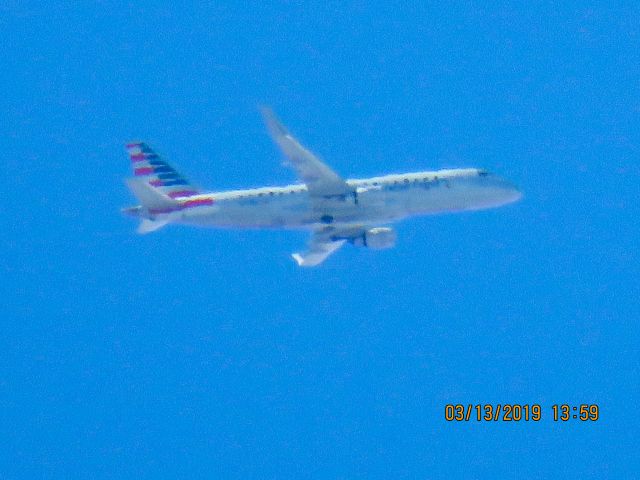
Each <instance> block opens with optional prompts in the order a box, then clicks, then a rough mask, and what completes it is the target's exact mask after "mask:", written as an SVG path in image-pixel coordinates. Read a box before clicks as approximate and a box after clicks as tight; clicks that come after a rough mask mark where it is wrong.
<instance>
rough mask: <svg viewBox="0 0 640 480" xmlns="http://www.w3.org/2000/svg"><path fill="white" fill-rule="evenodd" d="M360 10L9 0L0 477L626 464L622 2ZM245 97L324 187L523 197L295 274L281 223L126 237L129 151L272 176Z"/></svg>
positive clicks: (522, 473)
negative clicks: (474, 185) (286, 137)
mask: <svg viewBox="0 0 640 480" xmlns="http://www.w3.org/2000/svg"><path fill="white" fill-rule="evenodd" d="M377 3H378V4H376V2H373V3H372V2H322V3H320V2H313V3H312V2H309V3H307V4H298V3H296V2H268V4H267V5H265V4H264V3H262V2H255V3H252V2H237V3H234V2H228V3H226V4H224V5H204V4H202V5H194V4H192V3H191V2H176V3H173V4H169V3H167V4H166V5H159V4H157V3H156V2H144V1H143V2H129V3H127V2H110V1H103V2H95V3H86V4H79V3H78V2H55V5H54V4H50V3H44V2H29V1H26V2H17V1H7V2H2V3H1V4H0V29H1V31H2V32H3V46H4V47H3V48H2V49H0V65H2V74H1V75H0V91H1V92H2V95H1V96H0V111H1V112H2V114H3V119H4V121H3V122H1V123H0V147H1V151H2V156H3V165H4V172H5V179H6V180H5V181H6V188H5V190H4V194H3V196H2V198H3V200H2V207H0V219H1V225H2V228H1V229H0V249H1V250H0V251H1V252H2V255H1V257H0V259H1V262H0V272H1V274H2V280H1V281H0V298H1V299H2V313H3V315H2V329H3V334H2V335H1V336H0V351H2V355H0V434H1V437H2V444H3V447H2V449H1V450H0V476H2V477H3V478H34V477H35V478H105V477H106V478H117V477H132V476H136V477H149V478H158V477H168V478H171V477H182V478H184V477H197V478H202V477H206V478H211V477H213V478H496V477H510V478H513V477H518V478H549V477H550V476H552V475H553V474H556V475H563V476H564V477H569V478H570V477H574V478H623V477H625V478H630V477H632V476H634V475H636V471H635V469H634V468H633V465H632V461H631V459H632V457H633V455H634V454H636V453H637V441H636V436H637V434H636V432H637V429H638V426H639V425H638V413H637V406H638V404H639V396H638V384H639V381H640V378H639V377H640V375H639V369H640V356H639V355H638V342H639V340H640V338H639V337H640V335H639V333H638V326H637V324H638V319H639V318H640V311H639V310H640V308H639V303H638V297H639V294H640V292H639V284H640V282H639V281H638V279H639V274H640V271H639V270H640V269H639V265H640V262H639V257H638V249H637V246H638V244H639V240H640V238H639V237H640V234H639V229H638V214H639V213H640V212H639V208H638V198H637V197H638V180H639V178H638V177H639V173H640V167H639V166H638V158H639V154H640V146H639V145H640V144H639V141H640V139H639V135H638V127H637V124H638V116H639V114H640V94H639V92H640V88H639V87H640V85H639V81H638V78H640V68H639V65H640V58H639V53H638V52H639V51H640V48H639V47H640V45H639V38H640V30H639V18H640V9H639V8H638V6H637V3H636V2H615V4H614V6H611V7H604V6H602V4H596V3H588V2H561V3H562V4H561V5H557V2H538V3H536V4H535V5H531V4H530V3H528V2H516V3H514V2H493V3H492V4H491V5H489V6H484V5H482V4H479V3H477V2H453V3H450V4H449V3H447V4H446V5H442V6H440V5H436V6H431V7H429V6H407V5H406V4H404V3H402V2H377ZM259 104H269V105H272V106H273V107H274V109H275V110H276V111H277V112H278V114H279V115H280V117H281V118H282V120H283V121H284V122H285V123H286V124H287V125H288V126H289V127H290V129H291V130H292V131H293V132H294V133H295V134H296V135H297V136H298V137H299V138H300V139H302V140H303V141H304V143H305V144H306V145H308V146H309V147H310V148H312V149H313V150H314V151H316V152H317V153H318V154H319V155H321V156H322V157H323V158H324V159H325V160H326V161H327V162H328V163H329V164H330V165H332V166H333V167H334V168H335V169H336V171H338V172H340V173H342V174H343V175H344V176H347V177H349V176H367V175H375V174H381V173H385V172H402V171H411V170H425V169H436V168H441V167H464V166H477V167H483V168H487V169H489V170H491V171H495V172H496V173H499V174H500V175H503V176H505V177H506V178H509V179H511V180H512V181H514V182H515V183H517V184H518V185H519V186H520V187H521V188H522V190H523V191H524V193H525V197H524V199H523V200H522V201H521V202H520V203H518V204H515V205H512V206H509V207H505V208H503V209H497V210H492V211H485V212H475V213H467V214H460V215H451V216H439V217H431V218H420V219H414V220H412V221H408V222H405V223H402V224H400V225H399V226H398V232H399V243H398V246H397V248H395V249H393V250H387V251H382V252H370V251H362V250H359V249H355V248H344V249H343V250H341V251H340V252H338V253H337V254H336V255H335V256H333V257H332V258H331V259H330V260H329V261H327V262H326V264H324V265H323V266H322V267H321V268H318V269H313V270H302V269H298V268H297V267H296V266H295V264H294V263H293V262H292V261H291V259H290V258H289V257H288V255H289V253H290V252H292V251H297V250H298V249H299V248H300V247H301V246H302V245H304V242H305V241H306V237H305V235H304V234H302V233H296V232H294V233H291V232H278V231H276V232H273V231H271V232H256V231H222V230H221V231H217V230H197V229H189V228H181V227H169V228H166V229H164V230H162V231H160V232H157V233H156V234H153V235H148V236H144V237H140V236H137V235H135V233H134V229H135V225H134V223H133V222H132V221H131V219H128V218H124V217H122V216H121V215H120V213H119V209H120V207H122V206H126V205H129V204H132V203H133V198H132V197H131V195H130V194H129V192H128V191H127V190H126V188H125V187H124V185H123V182H122V180H123V178H125V177H126V176H128V175H129V164H128V161H127V158H126V154H125V151H124V147H123V145H124V143H125V142H126V141H127V140H130V139H143V140H145V141H147V142H149V143H150V144H151V145H153V146H154V147H155V148H156V149H157V150H158V151H159V152H160V153H161V154H163V155H164V156H165V157H166V158H167V159H168V160H170V161H171V162H172V163H173V164H174V165H175V166H176V167H178V168H179V169H180V170H181V171H182V172H183V173H184V174H185V175H186V176H188V177H189V178H190V179H192V180H194V181H195V182H197V183H198V184H200V185H203V186H206V187H208V188H211V189H220V190H222V189H231V188H238V187H245V186H246V187H249V186H259V185H264V184H285V183H290V182H291V181H292V180H293V178H294V177H293V175H292V173H291V172H290V171H289V170H287V169H285V168H283V167H282V166H281V164H280V156H279V153H278V152H277V150H276V149H275V148H274V146H273V145H272V143H271V141H270V139H269V138H268V136H267V134H266V133H265V129H264V127H263V125H262V122H261V120H260V116H259V113H258V109H257V106H258V105H259ZM447 403H464V404H468V403H473V404H478V403H480V404H485V403H503V404H504V403H522V404H532V403H538V404H540V405H542V407H543V415H544V418H543V420H542V421H541V422H539V423H525V422H520V423H502V422H500V423H477V422H470V423H448V422H446V421H445V420H444V405H445V404H447ZM556 403H569V404H581V403H589V404H592V403H596V404H598V405H599V406H600V410H601V418H600V420H599V421H598V422H595V423H580V422H575V421H571V422H568V423H559V422H554V421H553V420H552V419H551V405H553V404H556Z"/></svg>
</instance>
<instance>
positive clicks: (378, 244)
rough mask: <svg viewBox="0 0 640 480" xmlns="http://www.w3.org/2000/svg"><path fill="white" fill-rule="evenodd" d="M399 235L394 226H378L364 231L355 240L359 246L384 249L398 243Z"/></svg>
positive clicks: (354, 242)
mask: <svg viewBox="0 0 640 480" xmlns="http://www.w3.org/2000/svg"><path fill="white" fill-rule="evenodd" d="M397 238H398V235H397V234H396V231H395V230H394V229H392V228H387V227H376V228H371V229H369V230H367V231H366V232H364V234H362V236H361V237H358V238H356V239H355V240H354V241H353V244H354V245H357V246H359V247H368V248H373V249H374V250H382V249H384V248H391V247H393V246H394V245H395V244H396V240H397Z"/></svg>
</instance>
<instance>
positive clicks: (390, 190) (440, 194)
mask: <svg viewBox="0 0 640 480" xmlns="http://www.w3.org/2000/svg"><path fill="white" fill-rule="evenodd" d="M347 183H348V184H349V185H350V186H353V187H355V191H356V193H355V194H354V195H350V196H346V197H345V196H335V197H331V196H329V197H326V198H323V199H322V201H321V202H317V200H316V201H315V202H313V203H312V202H311V201H310V198H309V194H308V191H307V187H306V186H305V185H288V186H285V187H263V188H255V189H249V190H233V191H226V192H216V193H209V194H203V195H198V196H192V197H190V198H189V201H190V202H193V201H194V200H196V201H198V200H203V201H206V200H212V201H213V203H212V204H211V205H197V206H194V207H190V208H183V209H181V210H179V211H173V212H169V213H153V212H150V213H152V216H153V217H154V218H156V219H166V220H168V221H170V222H176V223H184V224H191V225H199V226H211V227H249V228H315V227H318V226H322V225H329V224H330V225H336V224H362V225H372V224H380V223H390V222H394V221H397V220H401V219H403V218H405V217H408V216H412V215H429V214H437V213H442V212H453V211H462V210H478V209H482V208H490V207H497V206H500V205H504V204H506V203H510V202H513V201H516V200H517V199H519V198H520V196H521V193H520V192H519V191H518V190H517V188H515V187H514V186H513V185H512V184H510V183H509V182H507V181H505V180H503V179H501V178H500V177H498V176H495V175H492V174H489V173H487V172H485V171H483V170H478V169H475V168H469V169H455V170H439V171H431V172H417V173H407V174H401V175H386V176H382V177H373V178H367V179H354V180H347Z"/></svg>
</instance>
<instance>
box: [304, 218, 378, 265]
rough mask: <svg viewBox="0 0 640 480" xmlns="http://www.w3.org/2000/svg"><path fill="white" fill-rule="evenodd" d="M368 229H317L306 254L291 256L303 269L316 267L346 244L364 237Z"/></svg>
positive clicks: (358, 227) (361, 227) (328, 227)
mask: <svg viewBox="0 0 640 480" xmlns="http://www.w3.org/2000/svg"><path fill="white" fill-rule="evenodd" d="M365 231H366V227H364V226H363V225H343V226H340V227H332V226H327V227H322V228H317V229H315V230H314V231H313V233H312V234H311V238H310V239H309V242H308V244H307V245H308V249H307V251H306V252H302V253H294V254H292V255H291V256H292V257H293V259H294V260H295V261H296V263H297V264H298V265H299V266H301V267H315V266H316V265H320V264H321V263H322V262H324V261H325V260H326V259H327V258H328V257H329V256H330V255H331V254H332V253H334V252H335V251H336V250H338V249H339V248H340V247H341V246H342V245H344V243H345V242H347V241H351V242H353V241H354V239H357V238H359V237H361V236H362V235H364V233H365Z"/></svg>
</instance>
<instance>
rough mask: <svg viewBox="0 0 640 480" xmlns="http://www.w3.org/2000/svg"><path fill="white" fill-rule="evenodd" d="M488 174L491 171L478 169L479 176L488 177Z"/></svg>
mask: <svg viewBox="0 0 640 480" xmlns="http://www.w3.org/2000/svg"><path fill="white" fill-rule="evenodd" d="M487 175H489V172H487V171H486V170H478V176H479V177H486V176H487Z"/></svg>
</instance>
